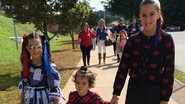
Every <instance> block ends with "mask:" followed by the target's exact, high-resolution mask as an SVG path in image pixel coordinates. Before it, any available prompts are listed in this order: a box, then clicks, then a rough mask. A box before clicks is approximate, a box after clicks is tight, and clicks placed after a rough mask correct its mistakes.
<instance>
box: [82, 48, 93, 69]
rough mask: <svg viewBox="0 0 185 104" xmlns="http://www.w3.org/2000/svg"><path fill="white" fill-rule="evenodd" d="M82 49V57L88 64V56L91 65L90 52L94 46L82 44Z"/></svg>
mask: <svg viewBox="0 0 185 104" xmlns="http://www.w3.org/2000/svg"><path fill="white" fill-rule="evenodd" d="M80 49H81V51H82V59H83V63H84V66H86V58H87V64H88V65H89V61H90V52H91V49H92V46H88V47H86V46H80Z"/></svg>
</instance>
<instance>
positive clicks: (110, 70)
mask: <svg viewBox="0 0 185 104" xmlns="http://www.w3.org/2000/svg"><path fill="white" fill-rule="evenodd" d="M96 48H97V47H96ZM106 51H107V56H106V64H101V65H98V55H97V53H98V52H97V49H96V50H92V51H91V61H90V66H89V69H90V70H92V71H93V72H95V73H96V74H97V77H96V83H95V88H93V89H92V90H93V91H95V92H97V93H98V94H99V95H100V96H101V97H102V98H103V99H104V100H106V101H110V100H111V97H112V92H113V83H114V78H115V75H116V72H117V69H118V63H116V62H117V61H116V57H115V56H113V50H112V46H110V47H106ZM102 61H103V60H102ZM82 65H83V63H82V60H81V61H80V62H79V64H78V66H77V67H80V66H82ZM127 79H128V78H127ZM127 84H128V80H127V81H126V83H125V86H124V88H123V90H122V93H121V96H120V97H119V104H124V102H125V96H126V90H127ZM75 90H76V89H75V85H74V83H73V82H72V80H71V78H70V79H69V81H68V82H67V84H66V85H65V87H64V89H63V93H64V97H65V98H66V101H67V99H68V95H69V93H70V91H75ZM66 101H65V102H66ZM65 102H64V103H65ZM169 104H178V103H177V102H175V101H174V100H173V99H170V102H169Z"/></svg>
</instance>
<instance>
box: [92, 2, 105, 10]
mask: <svg viewBox="0 0 185 104" xmlns="http://www.w3.org/2000/svg"><path fill="white" fill-rule="evenodd" d="M101 1H106V0H89V4H90V6H91V7H93V8H94V11H99V10H104V7H103V4H101Z"/></svg>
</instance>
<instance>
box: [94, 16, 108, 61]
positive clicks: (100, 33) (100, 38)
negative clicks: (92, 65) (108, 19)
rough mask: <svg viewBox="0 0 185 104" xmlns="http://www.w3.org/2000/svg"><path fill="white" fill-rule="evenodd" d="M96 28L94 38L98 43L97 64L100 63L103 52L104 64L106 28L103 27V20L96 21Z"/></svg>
mask: <svg viewBox="0 0 185 104" xmlns="http://www.w3.org/2000/svg"><path fill="white" fill-rule="evenodd" d="M98 25H99V27H98V29H97V31H96V39H97V45H98V59H99V64H101V53H102V52H103V63H104V64H105V59H106V48H105V41H106V37H107V36H108V29H107V28H106V27H105V20H104V19H100V20H99V22H98Z"/></svg>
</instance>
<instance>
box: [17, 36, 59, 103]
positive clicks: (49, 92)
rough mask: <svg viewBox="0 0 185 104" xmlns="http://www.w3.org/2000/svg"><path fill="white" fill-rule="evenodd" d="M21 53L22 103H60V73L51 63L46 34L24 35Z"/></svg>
mask: <svg viewBox="0 0 185 104" xmlns="http://www.w3.org/2000/svg"><path fill="white" fill-rule="evenodd" d="M23 39H24V41H23V43H22V53H21V64H22V65H21V82H20V83H19V91H20V93H21V101H20V104H59V103H60V102H61V98H62V94H61V91H60V88H59V87H60V75H59V73H58V69H57V67H56V65H55V64H53V63H51V61H50V60H51V59H50V51H49V49H47V48H48V43H47V41H46V38H45V37H44V36H42V37H41V36H39V35H37V34H35V33H31V34H29V35H28V36H27V35H24V36H23Z"/></svg>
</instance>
